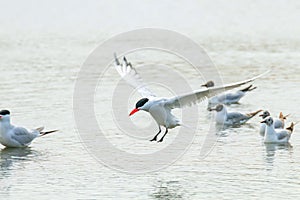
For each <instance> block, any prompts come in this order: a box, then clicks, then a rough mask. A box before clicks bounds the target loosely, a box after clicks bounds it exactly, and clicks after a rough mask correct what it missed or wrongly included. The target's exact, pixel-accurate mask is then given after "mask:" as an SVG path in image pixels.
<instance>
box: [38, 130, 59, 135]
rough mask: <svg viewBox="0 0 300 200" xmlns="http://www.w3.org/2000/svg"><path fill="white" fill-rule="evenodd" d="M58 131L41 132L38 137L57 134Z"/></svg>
mask: <svg viewBox="0 0 300 200" xmlns="http://www.w3.org/2000/svg"><path fill="white" fill-rule="evenodd" d="M57 131H58V130H52V131H41V132H40V136H44V135H48V134H49V133H54V132H57Z"/></svg>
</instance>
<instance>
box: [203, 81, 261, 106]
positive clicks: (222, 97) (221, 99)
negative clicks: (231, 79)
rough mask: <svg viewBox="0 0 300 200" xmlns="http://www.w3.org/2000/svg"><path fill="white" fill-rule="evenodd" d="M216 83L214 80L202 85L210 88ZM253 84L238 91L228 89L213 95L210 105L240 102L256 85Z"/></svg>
mask: <svg viewBox="0 0 300 200" xmlns="http://www.w3.org/2000/svg"><path fill="white" fill-rule="evenodd" d="M214 86H215V83H214V82H213V81H208V82H207V83H206V84H203V85H202V87H206V88H210V87H214ZM252 86H253V85H250V86H248V87H246V88H244V89H241V90H237V91H228V92H223V93H221V94H218V95H216V96H214V97H211V98H209V99H208V105H209V107H211V106H214V105H217V104H233V103H238V102H239V100H240V99H241V98H242V97H243V96H245V94H246V93H247V92H250V91H252V90H254V89H256V87H252Z"/></svg>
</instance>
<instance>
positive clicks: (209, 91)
mask: <svg viewBox="0 0 300 200" xmlns="http://www.w3.org/2000/svg"><path fill="white" fill-rule="evenodd" d="M268 72H269V71H267V72H265V73H263V74H260V75H258V76H255V77H253V78H251V79H247V80H244V81H240V82H236V83H231V84H227V85H224V86H219V87H212V88H206V89H202V90H198V91H195V92H193V93H190V94H185V95H181V96H175V97H173V98H170V99H169V100H168V102H167V103H166V106H169V107H170V108H182V107H186V106H192V105H194V104H196V103H198V102H201V101H203V100H204V99H206V98H210V97H212V96H215V95H217V94H219V93H221V92H224V90H225V91H226V90H231V89H233V88H236V87H239V86H241V85H244V84H246V83H249V82H251V81H254V80H255V79H257V78H259V77H261V76H263V75H265V74H266V73H268Z"/></svg>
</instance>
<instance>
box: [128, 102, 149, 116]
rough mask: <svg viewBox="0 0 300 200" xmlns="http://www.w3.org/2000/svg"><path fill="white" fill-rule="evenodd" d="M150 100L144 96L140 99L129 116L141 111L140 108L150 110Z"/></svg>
mask: <svg viewBox="0 0 300 200" xmlns="http://www.w3.org/2000/svg"><path fill="white" fill-rule="evenodd" d="M148 101H149V99H148V98H142V99H140V100H139V101H138V102H137V103H136V104H135V108H134V109H133V110H132V111H131V112H130V114H129V116H131V115H133V114H134V113H136V112H138V111H140V110H148V109H149V108H148V104H147V102H148Z"/></svg>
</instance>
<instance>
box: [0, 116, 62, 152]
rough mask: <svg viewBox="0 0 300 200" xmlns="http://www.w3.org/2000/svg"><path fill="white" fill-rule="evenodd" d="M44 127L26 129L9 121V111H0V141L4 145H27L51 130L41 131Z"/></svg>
mask: <svg viewBox="0 0 300 200" xmlns="http://www.w3.org/2000/svg"><path fill="white" fill-rule="evenodd" d="M43 129H44V127H40V128H37V129H26V128H23V127H19V126H14V125H12V124H11V123H10V112H9V111H8V110H1V111H0V143H1V144H2V145H4V146H6V147H27V146H28V145H30V143H31V142H32V141H33V140H34V139H35V138H37V137H40V136H44V135H47V134H49V133H53V132H56V131H58V130H53V131H46V132H44V131H43Z"/></svg>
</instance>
